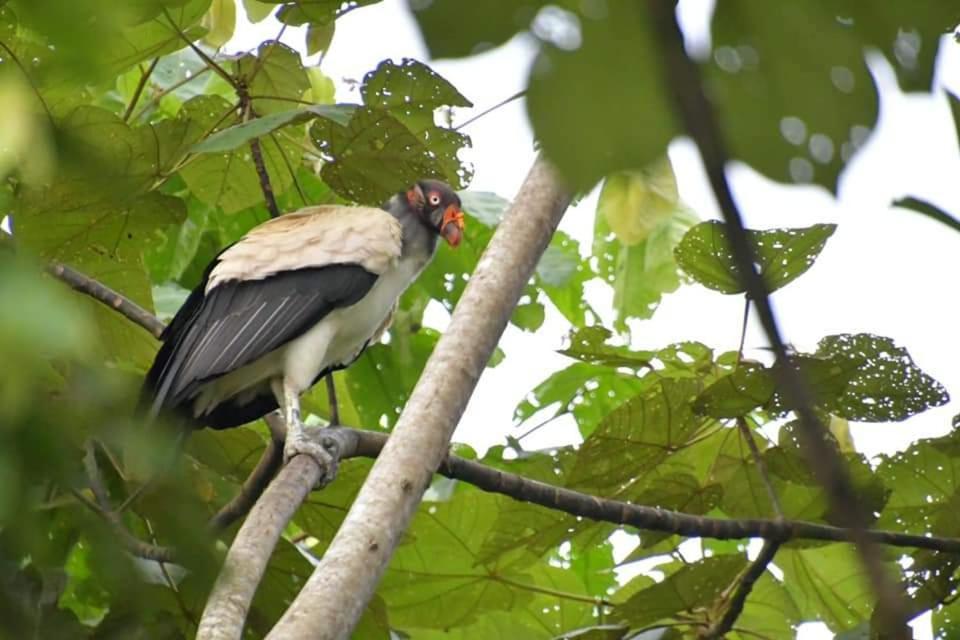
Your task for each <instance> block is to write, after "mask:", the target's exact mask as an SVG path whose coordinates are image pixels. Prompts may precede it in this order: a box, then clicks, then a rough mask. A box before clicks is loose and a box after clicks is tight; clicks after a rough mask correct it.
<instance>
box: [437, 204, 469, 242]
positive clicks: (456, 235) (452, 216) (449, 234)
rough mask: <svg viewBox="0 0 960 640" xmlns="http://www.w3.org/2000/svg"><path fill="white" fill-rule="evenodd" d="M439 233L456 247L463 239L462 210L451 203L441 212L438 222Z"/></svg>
mask: <svg viewBox="0 0 960 640" xmlns="http://www.w3.org/2000/svg"><path fill="white" fill-rule="evenodd" d="M440 235H442V236H443V239H444V240H446V241H447V244H449V245H450V246H451V247H456V246H458V245H459V244H460V241H461V240H462V239H463V211H460V209H458V208H457V205H455V204H452V205H450V206H449V207H447V209H446V211H444V212H443V220H442V221H441V222H440Z"/></svg>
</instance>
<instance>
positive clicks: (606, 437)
mask: <svg viewBox="0 0 960 640" xmlns="http://www.w3.org/2000/svg"><path fill="white" fill-rule="evenodd" d="M698 391H699V389H698V385H697V383H696V382H695V381H693V380H671V379H663V380H660V381H657V382H655V383H654V384H653V385H651V386H650V388H649V389H647V390H646V391H644V392H643V393H641V394H640V395H638V396H636V397H634V398H632V399H630V400H629V401H627V402H626V403H624V404H623V405H621V406H620V407H618V408H617V409H614V410H613V411H612V412H611V413H610V414H609V415H608V416H607V417H606V418H604V419H603V421H602V422H601V423H600V424H599V425H598V426H597V428H596V430H594V431H593V433H591V434H590V436H589V437H588V438H587V439H586V440H585V441H584V442H583V445H581V447H580V451H579V452H578V455H577V460H576V463H575V464H574V466H573V470H572V471H571V473H570V476H569V478H568V479H567V485H568V486H571V487H574V488H577V489H578V490H581V491H585V492H587V493H595V494H599V495H606V496H613V495H617V494H619V493H620V492H622V491H623V490H624V488H625V487H628V486H629V485H631V484H633V483H635V482H637V481H638V480H639V479H640V478H642V477H643V476H644V475H645V474H646V473H648V472H649V471H650V470H652V469H653V468H655V467H656V466H657V464H659V463H660V462H662V461H663V460H664V459H666V458H667V457H668V456H669V455H670V453H671V451H673V450H676V449H679V448H681V447H682V446H683V445H684V443H686V442H687V441H688V440H689V439H690V437H691V436H693V435H694V434H695V433H697V432H698V431H699V430H700V429H702V428H703V427H704V426H706V424H707V422H708V421H707V420H704V419H703V418H701V417H699V416H697V415H695V414H694V413H693V409H692V400H693V398H694V397H695V396H696V395H697V393H698Z"/></svg>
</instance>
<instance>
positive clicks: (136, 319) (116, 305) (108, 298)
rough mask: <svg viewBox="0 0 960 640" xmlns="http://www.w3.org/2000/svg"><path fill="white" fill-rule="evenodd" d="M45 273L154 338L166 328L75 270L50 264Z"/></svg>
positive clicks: (141, 308) (59, 264)
mask: <svg viewBox="0 0 960 640" xmlns="http://www.w3.org/2000/svg"><path fill="white" fill-rule="evenodd" d="M47 271H48V272H49V273H50V274H51V275H53V276H55V277H56V278H58V279H59V280H62V281H63V282H65V283H67V284H68V285H70V287H72V288H73V289H74V290H76V291H79V292H80V293H83V294H86V295H88V296H90V297H91V298H94V299H95V300H97V301H99V302H102V303H103V304H105V305H107V306H108V307H110V308H111V309H113V310H114V311H116V312H117V313H120V314H121V315H123V316H124V317H126V318H127V319H128V320H130V321H132V322H133V323H134V324H136V325H139V326H141V327H143V328H144V329H146V330H147V331H149V332H150V335H152V336H153V337H154V338H159V337H160V335H161V334H162V333H163V330H164V329H165V328H166V325H164V324H163V323H162V322H160V320H159V319H157V317H156V316H155V315H153V314H152V313H150V312H149V311H147V310H146V309H144V308H143V307H141V306H140V305H138V304H137V303H136V302H134V301H133V300H130V299H129V298H127V297H126V296H124V295H122V294H120V293H117V292H116V291H114V290H113V289H111V288H110V287H108V286H106V285H104V284H101V283H100V282H97V281H96V280H94V279H93V278H91V277H89V276H86V275H84V274H82V273H80V272H79V271H77V270H76V269H72V268H71V267H68V266H67V265H65V264H62V263H60V262H51V263H50V264H49V265H48V266H47Z"/></svg>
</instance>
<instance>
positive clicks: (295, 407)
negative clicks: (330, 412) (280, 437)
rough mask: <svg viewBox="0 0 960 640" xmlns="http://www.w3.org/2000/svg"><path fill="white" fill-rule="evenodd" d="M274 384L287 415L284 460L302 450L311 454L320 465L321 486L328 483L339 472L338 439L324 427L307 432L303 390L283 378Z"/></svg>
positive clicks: (318, 483) (286, 461) (284, 412)
mask: <svg viewBox="0 0 960 640" xmlns="http://www.w3.org/2000/svg"><path fill="white" fill-rule="evenodd" d="M271 386H272V387H273V392H274V394H275V395H277V396H278V400H279V401H280V402H279V404H280V405H281V406H282V407H283V419H284V422H286V423H287V437H286V440H285V442H284V444H283V462H284V464H286V463H288V462H290V460H292V459H293V457H294V456H297V455H300V454H304V455H308V456H310V457H311V458H313V461H314V462H316V463H317V466H318V467H320V480H319V481H318V482H317V486H318V488H322V487H324V486H326V485H327V484H329V483H330V482H332V481H333V479H334V478H335V477H336V476H337V457H338V455H339V452H338V451H337V450H336V449H337V447H336V442H335V441H334V440H333V439H332V438H328V437H326V436H325V435H324V434H323V433H322V432H321V430H320V429H310V431H311V432H317V433H310V434H308V433H307V430H306V428H305V427H304V425H303V420H302V419H301V418H300V393H299V392H298V391H297V390H296V389H295V388H293V387H292V386H290V385H289V384H287V383H285V382H282V381H279V380H278V381H275V382H274V383H273V384H272V385H271Z"/></svg>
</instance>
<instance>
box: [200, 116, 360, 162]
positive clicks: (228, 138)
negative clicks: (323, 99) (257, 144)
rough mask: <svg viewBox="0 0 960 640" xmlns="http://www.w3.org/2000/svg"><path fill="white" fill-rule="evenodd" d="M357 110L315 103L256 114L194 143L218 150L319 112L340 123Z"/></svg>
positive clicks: (210, 150) (209, 150)
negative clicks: (252, 117)
mask: <svg viewBox="0 0 960 640" xmlns="http://www.w3.org/2000/svg"><path fill="white" fill-rule="evenodd" d="M355 110H356V107H355V106H354V105H339V104H335V105H316V106H313V107H307V108H305V109H291V110H289V111H277V112H276V113H271V114H269V115H266V116H263V117H262V118H254V119H253V120H248V121H246V122H241V123H240V124H236V125H234V126H232V127H227V128H226V129H221V130H219V131H217V132H216V133H214V134H213V135H211V136H208V137H207V138H204V139H203V140H201V141H200V142H198V143H197V144H195V145H193V147H192V149H191V151H192V152H193V153H216V152H218V151H232V150H234V149H236V148H238V147H240V146H242V145H243V144H245V143H247V142H249V141H250V140H253V139H255V138H259V137H262V136H265V135H267V134H269V133H272V132H274V131H276V130H278V129H280V128H282V127H285V126H287V125H289V124H300V123H303V122H307V121H309V120H313V119H314V118H316V117H317V116H320V117H323V118H328V119H330V120H332V121H334V122H336V123H337V124H341V125H346V124H348V123H349V122H350V116H351V115H352V114H353V112H354V111H355Z"/></svg>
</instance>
